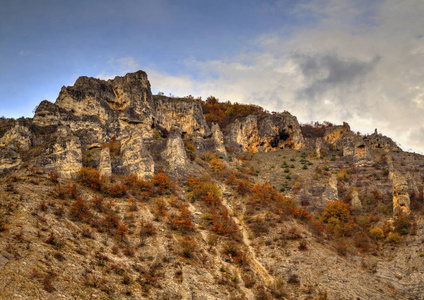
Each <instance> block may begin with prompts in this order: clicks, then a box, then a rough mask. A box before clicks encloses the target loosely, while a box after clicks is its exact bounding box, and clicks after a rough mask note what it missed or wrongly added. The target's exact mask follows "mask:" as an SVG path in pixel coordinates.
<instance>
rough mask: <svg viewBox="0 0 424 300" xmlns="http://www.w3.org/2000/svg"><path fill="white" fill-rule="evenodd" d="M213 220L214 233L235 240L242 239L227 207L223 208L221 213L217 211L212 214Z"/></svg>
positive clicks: (212, 228) (211, 228)
mask: <svg viewBox="0 0 424 300" xmlns="http://www.w3.org/2000/svg"><path fill="white" fill-rule="evenodd" d="M212 220H213V221H212V225H211V227H210V230H212V231H213V232H215V233H217V234H220V235H223V236H227V237H231V238H234V239H239V238H240V233H239V232H238V228H237V225H236V224H235V222H234V220H233V219H232V218H231V217H229V216H228V211H227V209H226V208H225V207H221V209H220V211H217V210H215V211H214V212H213V213H212Z"/></svg>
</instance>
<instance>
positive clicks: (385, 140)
mask: <svg viewBox="0 0 424 300" xmlns="http://www.w3.org/2000/svg"><path fill="white" fill-rule="evenodd" d="M364 141H365V142H366V143H367V145H368V147H369V148H370V149H382V150H384V151H386V152H388V151H402V149H400V148H399V147H398V145H397V144H396V143H395V142H394V141H393V140H392V139H391V138H389V137H387V136H384V135H382V134H381V133H378V132H377V129H376V130H375V131H374V133H373V134H371V135H369V136H366V137H365V138H364Z"/></svg>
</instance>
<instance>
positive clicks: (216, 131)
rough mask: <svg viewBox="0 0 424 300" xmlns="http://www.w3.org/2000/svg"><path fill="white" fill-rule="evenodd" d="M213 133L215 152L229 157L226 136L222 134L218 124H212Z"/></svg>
mask: <svg viewBox="0 0 424 300" xmlns="http://www.w3.org/2000/svg"><path fill="white" fill-rule="evenodd" d="M211 131H212V139H213V140H214V144H215V151H216V152H218V153H219V154H221V155H223V156H224V157H227V150H226V149H225V145H224V135H223V134H222V131H221V129H220V128H219V125H218V124H216V123H212V127H211Z"/></svg>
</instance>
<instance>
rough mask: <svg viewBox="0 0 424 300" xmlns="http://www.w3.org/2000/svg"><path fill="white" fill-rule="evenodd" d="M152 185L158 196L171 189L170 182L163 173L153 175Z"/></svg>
mask: <svg viewBox="0 0 424 300" xmlns="http://www.w3.org/2000/svg"><path fill="white" fill-rule="evenodd" d="M153 185H154V186H155V187H156V189H157V192H158V194H159V195H162V194H164V193H165V191H167V190H169V189H170V188H171V185H172V181H171V180H170V179H169V177H168V176H167V175H166V174H165V173H164V172H159V173H157V174H155V175H153Z"/></svg>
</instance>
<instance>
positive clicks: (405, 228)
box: [393, 210, 411, 234]
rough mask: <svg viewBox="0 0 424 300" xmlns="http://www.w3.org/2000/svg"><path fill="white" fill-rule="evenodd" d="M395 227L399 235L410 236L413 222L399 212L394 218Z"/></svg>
mask: <svg viewBox="0 0 424 300" xmlns="http://www.w3.org/2000/svg"><path fill="white" fill-rule="evenodd" d="M393 227H394V228H395V231H396V232H397V233H399V234H408V232H409V229H410V228H411V220H410V219H409V217H408V216H407V215H406V214H404V213H403V212H402V211H401V210H399V211H398V212H397V213H396V214H395V217H394V222H393Z"/></svg>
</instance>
